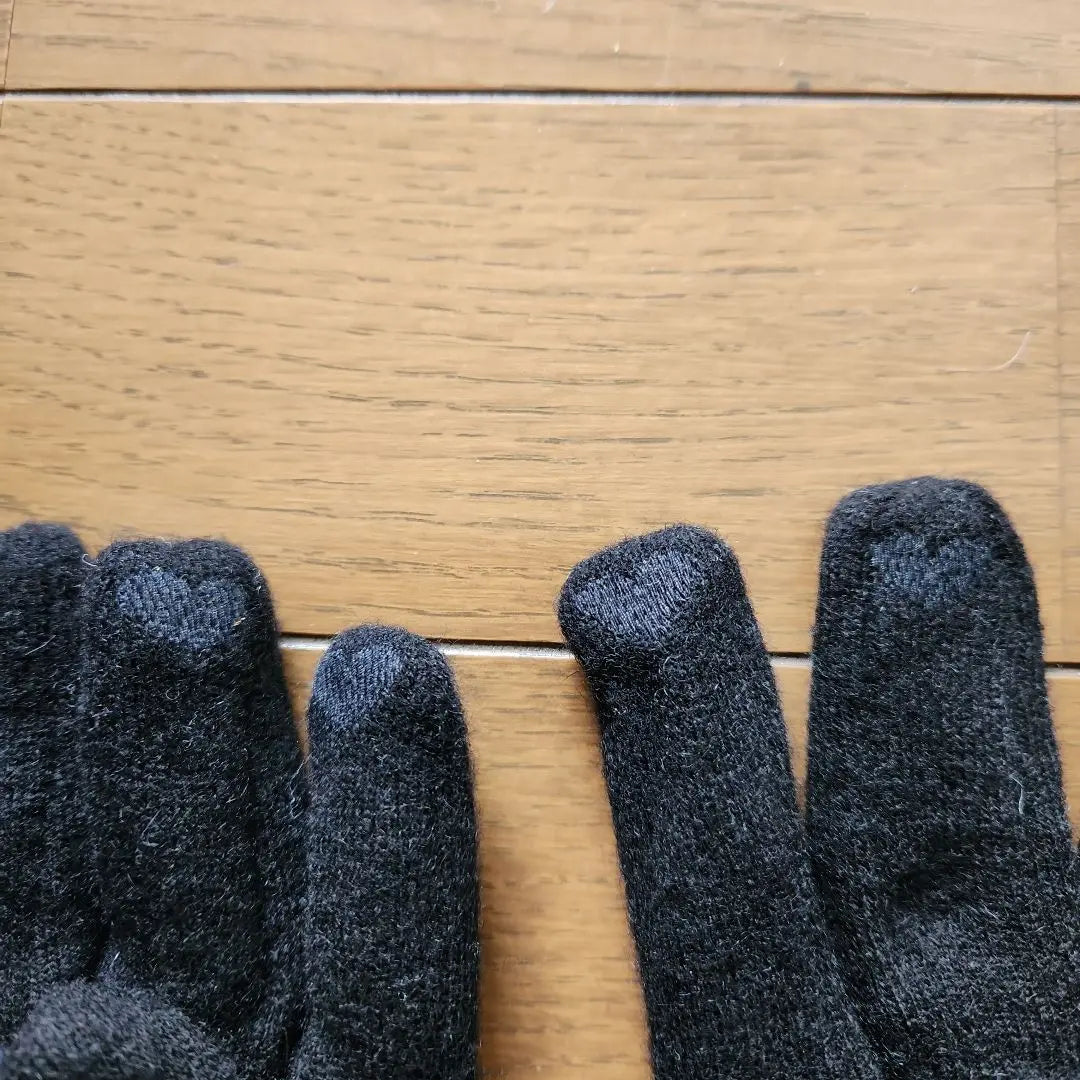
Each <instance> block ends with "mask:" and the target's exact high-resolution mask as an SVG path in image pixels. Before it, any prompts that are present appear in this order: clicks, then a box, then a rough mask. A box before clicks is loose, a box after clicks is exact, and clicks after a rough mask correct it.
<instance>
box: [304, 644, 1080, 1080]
mask: <svg viewBox="0 0 1080 1080" xmlns="http://www.w3.org/2000/svg"><path fill="white" fill-rule="evenodd" d="M285 656H286V662H287V670H288V673H289V677H290V684H291V687H292V689H293V693H294V698H295V701H296V705H297V712H298V714H301V713H302V712H303V705H304V702H306V700H307V697H308V694H309V691H310V685H311V677H312V675H313V673H314V668H315V664H316V662H317V660H318V658H319V656H320V653H319V652H318V651H315V650H312V649H304V650H293V649H288V650H286V653H285ZM453 664H454V668H455V671H456V674H457V677H458V681H459V685H460V687H461V691H462V697H463V700H464V703H465V708H466V714H467V716H468V721H469V728H470V740H471V745H472V753H473V758H474V763H475V769H476V781H477V800H478V806H479V814H480V825H481V864H482V875H483V883H482V885H483V903H484V919H483V932H484V946H483V948H484V953H483V955H484V975H483V992H482V1011H483V1016H482V1051H483V1065H484V1075H486V1076H498V1077H500V1078H502V1080H527V1078H533V1080H535V1078H537V1077H539V1078H541V1080H564V1078H565V1080H576V1078H577V1077H579V1076H585V1075H587V1076H598V1077H601V1078H610V1080H633V1078H641V1080H647V1078H648V1077H649V1075H650V1072H649V1068H648V1061H647V1051H646V1035H645V1023H644V1009H643V1005H642V1001H641V994H640V989H639V987H638V984H637V981H636V978H635V974H634V960H633V944H632V941H631V938H630V935H629V933H628V930H627V926H626V917H625V911H624V907H623V903H624V901H623V893H622V885H621V881H620V878H619V873H618V863H617V859H616V854H615V843H614V835H613V833H612V829H611V816H610V812H609V809H608V804H607V797H606V793H605V791H604V784H603V779H602V776H601V772H600V761H599V753H598V747H597V745H596V734H595V721H594V720H593V717H592V715H591V711H590V709H589V706H588V704H587V694H586V692H585V689H584V686H583V684H582V682H581V680H580V678H579V675H578V670H577V666H576V665H575V664H573V663H572V662H571V661H569V660H563V659H543V660H536V659H503V658H482V657H476V656H466V657H462V656H457V657H454V658H453ZM776 674H777V681H778V685H779V687H780V690H781V694H782V697H783V700H784V707H785V712H786V715H787V719H788V724H789V729H790V737H791V741H792V745H793V751H794V754H793V760H794V762H795V768H796V772H797V775H798V776H799V777H800V779H801V776H802V774H803V772H804V771H805V742H806V739H805V730H806V702H807V697H808V692H809V669H808V668H807V667H806V665H796V664H791V663H790V662H787V663H782V664H781V665H780V666H779V667H777V668H776ZM1050 685H1051V691H1052V696H1053V699H1054V705H1055V715H1056V722H1057V728H1058V735H1059V739H1060V740H1061V745H1062V754H1063V759H1064V766H1065V777H1066V786H1067V791H1068V796H1069V801H1070V805H1071V807H1072V811H1073V820H1074V823H1080V814H1078V811H1080V677H1077V676H1076V675H1073V674H1071V673H1070V674H1062V673H1053V674H1052V675H1051V679H1050Z"/></svg>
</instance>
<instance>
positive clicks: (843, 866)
mask: <svg viewBox="0 0 1080 1080" xmlns="http://www.w3.org/2000/svg"><path fill="white" fill-rule="evenodd" d="M559 616H560V621H561V623H562V626H563V629H564V633H565V634H566V637H567V640H568V642H569V643H570V645H571V647H572V648H573V650H574V651H575V652H576V653H577V655H578V656H579V658H580V659H581V661H582V663H583V665H584V668H585V671H586V674H587V677H588V680H589V684H590V687H591V689H592V691H593V694H594V697H595V699H596V703H597V708H598V712H599V717H600V725H601V740H602V746H603V754H604V765H605V773H606V777H607V783H608V790H609V795H610V799H611V806H612V812H613V817H614V822H615V829H616V838H617V841H618V847H619V855H620V860H621V864H622V869H623V876H624V879H625V883H626V891H627V901H628V907H629V912H630V921H631V926H632V929H633V932H634V936H635V940H636V943H637V949H638V957H639V966H640V971H641V977H642V981H643V984H644V990H645V999H646V1006H647V1010H648V1014H649V1023H650V1031H651V1037H652V1050H653V1060H654V1067H655V1075H656V1077H657V1078H658V1080H676V1078H679V1080H683V1078H686V1077H699V1076H731V1077H738V1078H739V1080H759V1078H770V1080H771V1078H776V1080H779V1078H781V1077H792V1076H798V1077H803V1078H808V1080H841V1078H853V1077H857V1078H861V1077H872V1076H873V1077H877V1076H880V1077H887V1078H889V1080H1075V1077H1076V1076H1078V1075H1080V1023H1078V1018H1080V947H1078V945H1080V910H1078V903H1080V900H1078V898H1080V881H1078V874H1077V856H1076V851H1075V848H1074V847H1073V843H1072V839H1071V834H1070V829H1069V823H1068V819H1067V816H1066V812H1065V805H1064V799H1063V794H1062V788H1061V769H1060V763H1059V759H1058V754H1057V749H1056V745H1055V742H1054V736H1053V729H1052V725H1051V721H1050V712H1049V707H1048V704H1047V697H1046V687H1045V682H1044V671H1043V663H1042V637H1041V631H1040V626H1039V617H1038V608H1037V602H1036V596H1035V587H1034V582H1033V578H1032V573H1031V569H1030V567H1029V565H1028V562H1027V559H1026V557H1025V555H1024V551H1023V547H1022V545H1021V543H1020V541H1019V539H1018V538H1017V536H1016V533H1015V532H1014V531H1013V529H1012V527H1011V525H1010V524H1009V522H1008V519H1007V518H1006V516H1005V514H1004V513H1003V511H1002V510H1001V508H1000V507H999V506H998V505H997V504H996V503H995V502H994V501H993V499H992V498H991V497H990V496H989V495H988V494H987V493H986V492H985V491H983V490H982V489H981V488H979V487H977V486H975V485H972V484H969V483H965V482H962V481H951V480H938V479H935V478H920V479H916V480H910V481H904V482H902V483H898V484H889V485H882V486H879V487H874V488H868V489H864V490H861V491H858V492H855V493H854V494H853V495H851V496H849V497H848V498H847V499H845V500H844V501H843V502H842V503H841V504H840V505H839V506H838V507H837V509H836V510H835V512H834V513H833V515H832V517H831V519H830V522H829V526H828V529H827V535H826V540H825V548H824V553H823V558H822V566H821V585H820V593H819V602H818V611H817V623H816V627H815V633H814V653H813V680H812V700H811V709H810V741H809V777H808V785H807V824H806V828H805V829H804V827H803V825H802V823H801V822H800V820H799V817H798V815H797V813H796V809H795V803H794V798H793V792H792V782H791V776H790V768H789V765H788V754H787V747H786V743H785V737H784V731H783V727H782V724H781V720H780V713H779V709H778V706H777V702H776V696H775V691H774V689H773V679H772V675H771V672H770V670H769V664H768V657H767V656H766V654H765V651H764V647H763V645H762V641H761V637H760V634H759V632H758V629H757V626H756V624H755V621H754V618H753V613H752V611H751V609H750V606H749V603H748V601H747V598H746V595H745V592H744V590H743V585H742V581H741V577H740V575H739V571H738V567H737V565H736V563H735V559H734V557H733V556H732V554H731V552H730V551H729V550H728V549H727V548H726V547H725V546H724V545H723V543H722V542H721V541H719V540H718V539H717V538H715V537H714V536H712V535H711V534H710V533H708V532H706V531H704V530H701V529H696V528H692V527H689V526H676V527H673V528H671V529H667V530H664V531H662V532H659V533H654V534H651V535H649V536H645V537H641V538H637V539H632V540H628V541H626V542H625V543H623V544H620V545H617V546H616V547H614V548H612V549H609V550H607V551H605V552H601V553H600V554H599V555H597V556H594V557H593V558H591V559H588V560H586V561H585V562H584V563H582V564H581V565H580V566H578V567H577V568H576V569H575V570H574V571H573V573H572V574H571V575H570V578H569V580H568V582H567V585H566V587H565V589H564V591H563V595H562V598H561V601H560V605H559Z"/></svg>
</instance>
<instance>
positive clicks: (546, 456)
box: [0, 0, 1080, 1080]
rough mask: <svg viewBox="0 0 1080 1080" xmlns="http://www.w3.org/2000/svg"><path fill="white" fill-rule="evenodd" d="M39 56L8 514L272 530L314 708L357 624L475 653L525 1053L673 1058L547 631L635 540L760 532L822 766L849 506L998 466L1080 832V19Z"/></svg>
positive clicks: (548, 1074) (110, 24)
mask: <svg viewBox="0 0 1080 1080" xmlns="http://www.w3.org/2000/svg"><path fill="white" fill-rule="evenodd" d="M9 26H10V34H8V27H9ZM8 39H10V40H8ZM5 54H6V58H5ZM5 71H6V84H5V85H6V93H5V96H4V98H3V101H2V107H0V416H2V420H0V526H2V525H8V524H11V523H14V522H16V521H18V520H21V519H23V518H25V517H49V518H58V519H60V520H64V521H67V522H69V523H71V524H73V525H75V526H76V527H77V528H78V529H79V530H80V531H81V532H82V533H83V535H84V536H85V537H86V539H87V540H88V541H89V542H90V543H91V544H93V545H98V544H101V543H104V542H105V541H107V540H108V539H109V538H110V537H112V536H115V535H118V534H126V533H132V532H150V533H165V534H178V535H190V534H196V533H197V534H204V535H220V536H226V537H228V538H230V539H232V540H235V541H237V542H239V543H241V544H243V545H244V546H245V547H247V548H248V549H249V550H250V551H251V552H252V554H253V555H254V556H255V557H256V558H257V560H258V561H259V562H260V564H261V565H262V566H263V567H264V568H265V569H266V570H267V572H268V574H269V576H270V578H271V582H272V585H273V587H274V590H275V594H276V596H277V598H278V603H279V611H280V615H281V621H282V626H283V630H284V632H285V634H286V635H287V644H288V657H289V669H290V673H291V677H292V679H293V684H294V688H295V691H296V697H297V702H298V706H299V705H300V704H301V702H302V699H303V698H304V696H305V694H306V690H307V686H308V680H309V679H310V675H311V672H312V670H313V666H314V663H315V661H316V660H317V657H318V655H319V650H320V648H321V642H322V639H323V638H325V637H326V636H327V635H330V634H332V633H334V632H335V631H337V630H339V629H341V628H343V627H345V626H347V625H350V624H353V623H356V622H360V621H363V620H368V619H377V620H380V621H385V622H392V623H400V624H404V625H406V626H408V627H410V628H411V629H413V630H416V631H418V632H421V633H424V634H427V635H430V636H432V637H435V638H437V639H440V640H442V641H444V642H461V643H464V644H463V645H461V646H459V647H452V648H451V650H450V651H451V652H452V654H453V656H454V662H455V664H456V666H457V670H458V674H459V677H460V680H461V684H462V688H463V692H464V694H465V697H466V699H467V705H468V709H469V716H470V724H471V730H472V736H473V747H474V753H475V758H476V767H477V782H478V787H479V797H480V802H481V818H482V829H483V853H482V858H483V868H484V898H485V916H484V919H485V921H484V932H485V948H486V953H485V993H484V1046H483V1054H484V1064H485V1068H486V1070H487V1073H488V1075H490V1076H495V1077H507V1078H513V1080H518V1078H522V1080H524V1078H525V1077H541V1078H543V1080H563V1078H567V1080H569V1078H570V1077H577V1076H579V1075H582V1074H588V1075H593V1076H597V1077H600V1078H602V1080H608V1078H610V1080H631V1078H637V1077H646V1076H647V1075H648V1069H647V1063H646V1054H645V1042H644V1026H643V1020H642V1011H641V1002H640V993H639V991H638V989H637V986H636V982H635V978H634V972H633V961H632V949H631V946H630V942H629V938H628V935H627V931H626V927H625V918H624V914H623V903H622V896H621V886H620V883H619V878H618V873H617V868H616V863H615V855H614V846H613V840H612V836H611V825H610V818H609V814H608V810H607V806H606V802H605V799H604V792H603V783H602V779H601V776H600V772H599V766H598V758H597V749H596V740H595V732H594V728H593V721H592V718H591V717H590V715H589V712H588V707H587V703H586V698H585V695H584V692H583V689H582V686H581V684H580V680H579V677H578V674H577V672H576V670H575V668H574V666H573V665H572V664H571V663H570V661H569V660H567V659H566V658H565V656H563V655H562V654H560V653H558V652H554V651H553V650H550V649H547V650H546V651H545V650H541V651H539V652H537V650H536V649H530V648H528V646H545V647H547V646H551V645H557V644H558V641H559V639H558V631H557V627H556V624H555V620H554V617H553V614H552V604H553V600H554V596H555V593H556V591H557V589H558V587H559V585H560V584H561V581H562V579H563V577H564V576H565V573H566V571H567V570H568V569H569V567H570V566H571V565H573V563H574V562H576V561H577V560H578V559H579V558H581V557H582V556H584V555H586V554H588V553H589V552H590V551H592V550H594V549H595V548H597V547H599V546H600V545H602V544H605V543H608V542H610V541H612V540H614V539H616V538H618V537H620V536H623V535H625V534H627V533H631V532H636V531H640V530H642V529H646V528H649V527H652V526H656V525H659V524H663V523H666V522H670V521H673V520H690V521H696V522H701V523H703V524H706V525H709V526H711V527H713V528H715V529H717V530H719V531H720V532H722V533H723V534H724V535H726V536H727V537H728V538H729V539H730V540H731V542H732V543H733V544H734V546H735V548H736V550H737V552H738V553H739V555H740V558H741V559H742V561H743V564H744V568H745V570H746V574H747V577H748V580H749V583H750V587H751V592H752V596H753V600H754V603H755V606H756V609H757V611H758V613H759V616H760V618H761V620H762V623H763V626H764V629H765V633H766V638H767V641H768V644H769V646H770V648H771V649H773V650H774V652H776V653H778V654H785V657H787V658H786V659H778V667H777V673H778V677H779V680H780V685H781V688H782V691H783V694H784V699H785V706H786V709H787V713H788V717H789V720H790V722H791V728H792V734H793V742H794V744H795V751H796V756H797V758H798V755H799V753H800V747H801V739H802V736H801V732H802V728H803V723H804V714H805V698H806V690H807V673H808V671H807V666H806V663H805V661H804V660H802V659H799V657H801V656H802V655H804V654H805V652H806V650H807V648H808V644H809V641H808V631H809V626H810V623H811V619H812V608H813V593H814V580H815V572H816V571H815V563H816V559H817V554H818V547H819V542H820V532H821V526H822V522H823V519H824V516H825V514H826V513H827V512H828V509H829V507H830V506H831V505H832V503H833V502H835V500H836V499H837V498H838V497H839V496H840V495H842V494H843V493H844V492H845V491H847V490H848V489H850V488H852V487H854V486H857V485H860V484H864V483H868V482H874V481H879V480H886V479H894V478H899V477H903V476H907V475H912V474H918V473H927V472H933V473H940V474H948V475H961V476H966V477H970V478H972V479H976V480H979V481H981V482H983V483H985V484H987V485H989V486H990V487H991V488H992V489H993V491H994V492H995V493H996V494H997V495H998V496H999V497H1000V499H1001V500H1002V501H1003V502H1004V503H1005V505H1006V506H1007V508H1008V509H1009V511H1010V512H1011V514H1012V515H1013V517H1014V518H1015V520H1016V522H1017V524H1018V526H1019V528H1020V529H1021V531H1022V533H1023V536H1024V539H1025V542H1026V544H1027V546H1028V548H1029V551H1030V554H1031V556H1032V559H1033V562H1034V564H1035V566H1036V571H1037V575H1038V579H1039V586H1040V595H1041V599H1042V609H1043V616H1044V621H1045V627H1046V635H1047V655H1048V659H1049V660H1050V661H1051V662H1052V663H1053V664H1054V665H1055V666H1054V667H1053V669H1052V670H1051V682H1052V687H1053V691H1054V701H1055V707H1056V716H1057V723H1058V728H1059V732H1060V735H1061V739H1062V744H1063V750H1064V756H1065V763H1066V772H1067V779H1068V782H1069V785H1070V792H1071V794H1072V805H1073V807H1074V812H1075V811H1078V810H1080V670H1077V668H1080V483H1078V480H1077V466H1078V465H1080V457H1078V455H1080V108H1078V104H1077V103H1078V102H1080V6H1078V5H1077V4H1075V3H1074V2H1073V0H1029V2H1028V3H1026V4H1016V3H1014V2H1012V0H955V2H954V3H951V4H941V3H940V2H934V3H931V2H930V0H857V2H856V0H828V2H826V0H762V2H759V3H755V4H742V3H734V2H728V0H723V2H716V3H708V4H706V3H701V2H698V0H637V2H635V3H633V4H630V3H624V2H621V0H589V2H585V0H398V2H397V3H394V4H376V3H374V2H370V0H309V2H308V3H307V4H303V5H298V4H296V3H294V2H290V3H286V2H285V0H224V2H217V3H210V2H209V0H123V2H120V0H14V7H12V3H11V0H0V73H3V72H5ZM523 646H525V647H524V648H523ZM791 657H794V659H791ZM1074 665H1075V666H1076V668H1074Z"/></svg>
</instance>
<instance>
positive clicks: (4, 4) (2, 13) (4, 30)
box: [0, 0, 13, 119]
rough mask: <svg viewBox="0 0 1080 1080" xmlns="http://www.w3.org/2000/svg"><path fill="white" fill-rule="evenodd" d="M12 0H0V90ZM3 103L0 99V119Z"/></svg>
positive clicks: (4, 82) (3, 84)
mask: <svg viewBox="0 0 1080 1080" xmlns="http://www.w3.org/2000/svg"><path fill="white" fill-rule="evenodd" d="M12 2H13V0H0V90H2V89H3V88H4V87H5V85H6V81H7V65H8V39H9V37H10V36H11V16H12ZM3 109H4V103H3V102H2V101H0V119H3Z"/></svg>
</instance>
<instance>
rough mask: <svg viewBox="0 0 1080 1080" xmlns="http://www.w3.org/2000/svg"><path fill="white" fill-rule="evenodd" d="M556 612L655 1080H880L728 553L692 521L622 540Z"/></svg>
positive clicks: (588, 566) (579, 572) (761, 654)
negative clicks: (592, 761) (586, 711)
mask: <svg viewBox="0 0 1080 1080" xmlns="http://www.w3.org/2000/svg"><path fill="white" fill-rule="evenodd" d="M559 620H560V623H561V624H562V628H563V632H564V634H565V635H566V639H567V641H568V643H569V644H570V647H571V648H572V649H573V650H574V652H575V653H576V654H577V656H578V657H579V659H580V660H581V662H582V664H583V666H584V668H585V672H586V676H587V678H588V681H589V685H590V687H591V689H592V692H593V695H594V698H595V700H596V706H597V710H598V713H599V719H600V735H601V746H602V751H603V761H604V772H605V776H606V780H607V785H608V793H609V796H610V800H611V809H612V815H613V818H614V824H615V834H616V839H617V842H618V851H619V859H620V862H621V866H622V872H623V877H624V879H625V883H626V894H627V905H628V909H629V915H630V923H631V927H632V929H633V932H634V938H635V941H636V943H637V951H638V962H639V968H640V972H641V978H642V982H643V986H644V991H645V1003H646V1008H647V1010H648V1015H649V1026H650V1033H651V1042H652V1056H653V1066H654V1074H655V1076H656V1078H657V1080H686V1078H688V1077H721V1076H723V1077H726V1076H730V1077H733V1078H734V1077H738V1078H739V1080H766V1078H768V1080H790V1078H791V1077H794V1076H798V1077H803V1078H814V1080H826V1078H827V1080H863V1078H866V1080H869V1078H872V1077H874V1078H876V1077H878V1076H879V1075H880V1073H879V1071H878V1069H877V1066H876V1064H875V1061H874V1058H873V1055H872V1053H871V1051H870V1047H869V1046H868V1044H867V1042H866V1040H865V1038H864V1037H863V1034H862V1031H861V1029H860V1027H859V1025H858V1023H857V1021H856V1019H855V1014H854V1009H853V1007H852V1006H851V1004H850V1003H849V1001H848V999H847V997H846V995H845V993H844V991H843V987H842V985H841V982H840V976H839V970H838V967H837V964H836V961H835V958H834V956H833V954H832V951H831V949H830V948H829V945H828V940H827V933H826V929H825V922H824V918H823V914H822V911H821V907H820V904H819V902H818V897H817V893H816V891H815V889H814V884H813V880H812V877H811V872H810V861H809V856H808V851H807V845H806V838H805V834H804V831H803V828H802V824H801V822H800V819H799V814H798V810H797V807H796V802H795V788H794V781H793V779H792V774H791V768H790V765H789V761H788V747H787V741H786V734H785V730H784V725H783V720H782V719H781V714H780V707H779V704H778V701H777V696H776V688H775V685H774V682H773V677H772V671H771V669H770V666H769V658H768V656H767V654H766V652H765V647H764V645H763V643H762V640H761V635H760V633H759V631H758V627H757V623H756V622H755V620H754V616H753V612H752V611H751V609H750V604H749V602H748V600H747V597H746V591H745V588H744V586H743V581H742V576H741V574H740V572H739V568H738V564H737V563H736V561H735V557H734V556H733V555H732V553H731V551H730V550H729V549H728V548H727V546H726V545H725V544H724V543H723V542H722V541H720V540H719V539H718V538H717V537H715V536H713V535H712V534H711V533H708V532H706V531H705V530H703V529H697V528H693V527H690V526H675V527H673V528H670V529H666V530H664V531H662V532H659V533H653V534H651V535H648V536H644V537H640V538H637V539H632V540H628V541H626V542H624V543H622V544H619V545H618V546H616V547H614V548H611V549H608V550H607V551H604V552H601V553H600V554H598V555H595V556H593V557H592V558H590V559H587V560H586V561H585V562H584V563H582V564H580V565H579V566H578V567H577V568H576V569H575V570H574V571H573V572H572V573H571V575H570V577H569V580H568V581H567V583H566V586H565V588H564V589H563V593H562V597H561V599H560V602H559Z"/></svg>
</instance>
